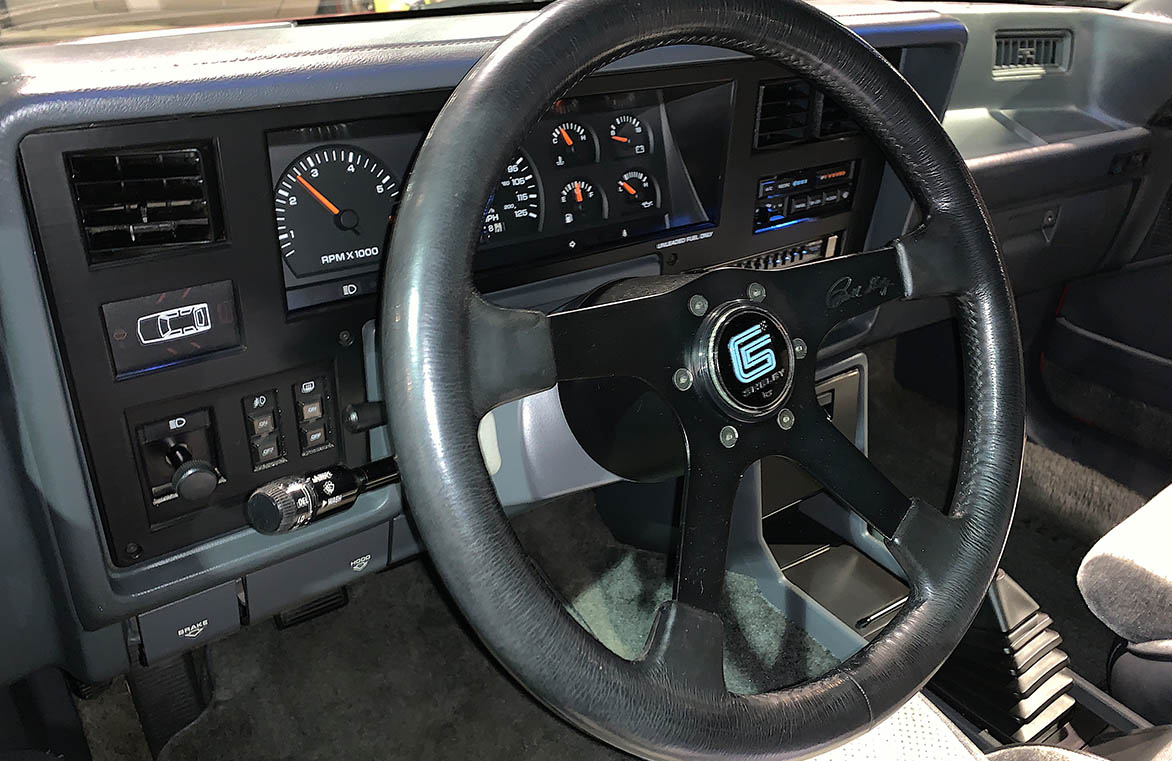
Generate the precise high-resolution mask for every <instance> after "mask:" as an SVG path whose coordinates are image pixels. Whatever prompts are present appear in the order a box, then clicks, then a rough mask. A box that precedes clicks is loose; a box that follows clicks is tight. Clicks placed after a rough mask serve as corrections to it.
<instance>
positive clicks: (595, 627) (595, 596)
mask: <svg viewBox="0 0 1172 761" xmlns="http://www.w3.org/2000/svg"><path fill="white" fill-rule="evenodd" d="M516 525H517V527H518V534H519V535H520V536H521V537H522V541H524V542H525V543H526V545H527V546H528V547H530V548H531V551H532V553H533V554H534V555H535V557H537V559H538V562H539V563H540V564H541V565H542V567H543V568H544V569H545V571H546V573H547V575H548V576H549V577H550V579H551V580H552V581H553V582H554V584H555V586H556V587H558V588H559V589H560V590H561V591H562V593H563V595H564V596H565V597H566V598H567V599H570V600H573V601H574V603H575V606H576V608H577V609H578V612H579V614H580V615H581V616H582V617H583V618H584V619H585V620H586V621H587V623H588V624H589V627H590V629H591V630H592V631H594V632H595V633H596V635H597V636H599V637H600V639H601V640H602V641H604V642H605V643H606V644H607V645H608V646H610V647H611V648H612V649H614V650H615V651H616V652H618V653H620V654H621V655H624V656H627V657H631V656H633V655H635V654H636V653H637V652H638V651H639V650H640V649H641V648H642V645H643V640H644V638H645V637H646V633H647V631H648V629H649V628H650V623H651V616H652V614H653V612H654V609H655V606H656V604H657V603H658V602H659V601H660V600H662V599H665V597H666V595H667V594H668V591H669V589H670V587H669V585H668V583H667V580H666V575H665V564H664V559H663V558H662V557H661V556H657V555H653V554H650V553H645V552H639V551H635V550H632V549H631V548H628V547H623V546H619V545H616V544H615V543H614V542H613V540H611V539H610V538H609V533H608V532H606V530H605V528H603V527H602V524H601V521H599V520H598V518H597V514H596V513H595V511H594V509H593V505H592V503H591V501H590V500H589V499H583V498H572V499H568V500H559V501H557V502H556V503H554V504H546V505H542V506H539V507H537V508H535V509H534V510H532V511H531V512H529V513H527V514H526V515H524V516H521V517H519V518H518V519H517V521H516ZM726 597H727V602H728V605H729V607H730V608H731V609H732V612H731V613H730V615H729V616H728V620H729V621H730V623H729V625H728V626H727V627H726V628H727V637H726V639H727V647H728V651H729V652H728V653H727V655H726V661H727V663H726V669H725V671H726V675H727V679H728V682H729V685H730V688H731V689H734V690H735V691H741V692H751V691H757V690H758V689H760V688H763V687H776V686H780V685H784V684H789V683H793V682H796V681H800V680H802V679H804V678H805V677H806V676H807V675H808V674H810V673H822V672H823V671H825V670H827V669H828V668H830V667H831V666H833V665H834V663H835V660H834V659H833V657H832V656H831V655H830V654H829V653H828V652H826V651H825V650H824V649H822V648H821V647H820V646H818V645H817V644H815V643H814V642H813V641H812V640H810V639H809V638H808V637H807V636H806V635H805V634H804V632H802V631H801V630H800V629H797V628H795V627H792V626H789V625H788V624H787V622H786V621H785V619H784V618H783V617H782V616H781V615H780V614H779V613H778V612H777V610H776V609H775V608H773V607H772V606H771V605H770V604H769V603H768V602H766V601H765V600H764V598H762V597H760V595H759V594H757V591H756V583H755V582H753V581H752V580H750V579H748V578H746V577H739V576H732V577H731V578H730V581H729V590H728V594H727V595H726ZM211 658H212V668H213V673H214V677H215V682H216V695H215V699H214V703H213V705H212V706H211V707H210V708H209V709H208V710H207V711H206V712H205V713H204V715H203V716H202V717H201V718H200V719H199V720H197V721H196V722H195V723H194V724H193V725H191V726H190V727H188V728H187V729H186V730H184V731H183V732H181V733H180V734H179V735H177V736H176V737H175V738H174V739H173V740H172V742H171V743H170V744H169V745H168V747H167V748H166V749H165V750H164V753H163V756H162V759H163V760H164V761H188V760H191V759H217V761H218V760H219V759H221V758H223V757H226V756H227V757H231V758H232V759H233V761H250V760H252V759H257V760H258V761H259V760H260V759H264V760H265V761H276V760H277V759H294V758H295V759H299V760H303V761H310V760H314V759H322V760H323V761H324V760H325V759H329V760H330V761H336V759H339V758H353V759H367V758H369V759H374V758H377V759H380V761H381V760H383V759H412V760H414V759H421V758H422V759H433V758H434V759H448V758H452V759H467V758H477V759H502V760H503V759H554V758H556V759H559V761H560V760H564V759H587V758H589V759H608V758H615V759H617V758H627V756H625V755H623V754H621V753H619V752H618V751H615V750H613V749H611V748H609V747H607V746H604V745H602V744H600V743H598V742H597V741H595V740H593V739H592V738H590V737H587V736H586V735H584V734H582V733H580V732H578V731H576V730H574V729H572V728H571V727H569V726H568V725H566V724H565V723H563V722H561V721H560V720H558V719H556V718H554V717H553V716H552V715H550V713H549V712H548V711H546V710H545V709H543V708H541V707H539V706H538V705H537V704H536V703H535V702H534V701H533V700H532V699H531V698H530V697H529V696H528V694H527V693H525V692H524V691H523V690H522V689H521V688H520V687H518V686H517V685H516V683H514V682H513V681H512V680H511V679H510V678H508V677H507V676H506V675H505V674H504V673H502V671H501V670H500V669H499V668H498V667H497V666H496V663H495V662H494V661H493V660H492V659H491V657H490V656H489V655H488V654H487V652H486V651H485V650H484V649H483V647H481V646H480V644H479V642H478V641H477V639H476V638H475V636H474V635H473V634H472V632H471V631H469V629H468V628H467V626H466V625H465V624H464V623H463V620H462V619H461V618H460V617H459V615H458V614H457V613H456V612H455V610H454V609H453V606H452V605H451V603H450V601H449V600H448V598H447V596H446V594H445V593H444V591H443V589H442V587H441V586H440V585H439V584H438V582H437V581H436V578H435V576H434V574H433V573H432V572H431V571H430V570H429V567H428V565H427V564H426V563H425V562H424V561H412V562H410V563H407V564H405V565H403V566H400V567H398V568H395V569H392V570H391V571H389V572H386V573H384V574H380V575H378V576H376V577H374V578H372V579H369V580H367V581H366V582H364V583H362V584H359V585H356V587H355V588H354V589H353V595H352V599H351V603H350V605H349V606H347V607H346V608H345V609H343V610H341V611H338V612H336V613H333V614H330V615H327V616H324V617H322V618H319V619H315V620H313V621H310V622H307V623H305V624H302V625H300V626H297V627H294V628H292V629H288V630H285V631H278V630H276V629H275V627H274V626H273V625H272V624H271V623H264V624H260V625H257V626H253V627H249V628H248V629H247V630H245V631H243V632H241V633H239V634H237V635H235V636H234V637H231V638H229V639H227V640H224V641H222V642H219V643H215V644H213V645H212V647H211ZM95 761H103V759H101V758H96V759H95Z"/></svg>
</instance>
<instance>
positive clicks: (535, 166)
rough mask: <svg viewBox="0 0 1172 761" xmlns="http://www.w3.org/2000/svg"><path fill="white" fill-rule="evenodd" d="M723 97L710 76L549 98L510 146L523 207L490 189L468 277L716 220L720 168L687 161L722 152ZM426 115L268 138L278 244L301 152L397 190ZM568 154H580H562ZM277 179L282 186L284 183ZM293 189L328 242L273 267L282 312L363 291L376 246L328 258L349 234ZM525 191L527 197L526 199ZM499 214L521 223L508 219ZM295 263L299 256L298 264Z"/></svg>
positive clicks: (320, 202)
mask: <svg viewBox="0 0 1172 761" xmlns="http://www.w3.org/2000/svg"><path fill="white" fill-rule="evenodd" d="M733 93H734V85H733V84H732V83H731V82H730V81H728V80H724V81H719V80H718V81H715V82H705V83H702V84H684V85H674V86H666V87H645V88H638V89H631V90H620V91H612V92H603V93H589V94H574V95H571V96H568V97H565V98H562V99H560V100H558V101H556V102H555V103H554V105H553V106H552V107H551V109H550V113H549V114H548V115H547V116H546V117H545V118H544V119H542V120H541V121H540V122H539V123H538V124H537V125H536V126H535V127H534V128H533V129H532V130H531V132H530V137H529V138H528V139H527V140H526V141H525V142H524V143H523V145H522V147H521V148H520V150H519V151H518V160H522V159H523V160H524V161H525V162H526V163H527V164H528V167H529V169H530V170H531V173H532V178H531V179H530V180H528V181H526V182H527V184H526V185H525V187H524V188H523V189H522V190H523V191H524V192H525V194H526V199H525V201H526V203H527V204H528V207H527V208H524V209H517V208H514V207H516V206H517V204H516V199H515V198H509V199H507V200H506V201H505V202H504V203H503V204H502V203H500V199H498V197H497V194H494V196H493V198H492V199H490V200H489V203H488V205H487V207H486V220H485V227H484V233H483V235H482V238H481V244H480V249H479V251H478V253H477V258H476V265H475V266H476V270H477V271H478V272H482V273H488V272H499V271H501V270H506V269H509V268H516V267H522V266H529V265H533V264H536V263H539V262H549V261H555V260H565V259H570V258H577V257H582V256H585V255H588V254H590V253H592V252H595V251H598V250H600V249H603V248H606V247H610V246H614V245H623V244H628V243H634V242H638V241H642V240H647V239H649V238H655V237H661V236H667V235H672V234H676V233H678V232H680V231H684V230H694V229H698V228H705V227H713V226H715V225H716V224H718V222H719V218H720V208H721V196H722V191H723V179H724V177H723V172H722V171H718V170H716V169H714V168H713V167H712V165H711V164H709V163H706V162H705V161H703V160H698V159H697V157H696V156H693V155H691V154H695V153H700V152H704V153H709V152H714V153H715V154H716V155H723V153H724V151H725V150H726V149H727V145H728V141H729V131H730V125H731V113H730V109H729V106H730V105H731V103H732V98H733ZM685 100H691V101H695V102H696V103H698V104H699V105H698V106H696V105H694V106H692V107H690V108H689V109H688V114H689V118H687V119H679V118H676V119H673V118H672V117H671V113H672V111H673V109H675V108H676V107H677V104H679V103H682V102H684V101H685ZM430 118H431V117H430V115H428V114H417V115H414V116H398V117H390V118H378V119H365V120H354V121H349V120H348V121H335V122H327V123H323V124H316V125H302V126H298V127H296V128H293V129H281V130H277V131H271V132H269V133H268V135H267V141H268V155H269V172H270V175H271V177H272V180H273V196H272V197H273V201H274V214H275V215H276V218H275V219H274V223H273V226H274V235H275V237H276V239H277V240H276V242H277V245H278V247H281V248H283V249H288V248H289V246H288V245H287V244H288V240H287V239H285V238H282V237H281V236H282V235H285V236H287V235H288V234H289V230H288V229H287V228H288V224H287V220H286V219H285V217H287V214H285V212H287V210H288V205H287V203H282V200H283V198H284V197H287V196H289V194H290V192H291V190H293V188H292V187H288V185H289V182H288V178H289V176H290V175H291V174H296V173H298V172H300V171H303V170H304V167H301V168H298V167H297V162H298V161H301V160H302V157H304V156H305V155H306V154H307V153H309V154H313V153H314V152H315V151H320V150H324V149H327V148H334V147H341V148H344V149H348V148H350V147H352V148H353V149H354V150H356V151H362V152H364V154H366V155H368V156H369V157H370V158H371V159H372V160H373V161H376V162H379V163H380V164H381V165H382V166H384V167H386V168H387V170H388V171H389V172H390V173H391V174H392V176H393V177H394V178H395V180H396V181H398V182H399V183H400V185H402V184H405V181H406V178H407V176H408V174H409V171H410V166H411V163H412V162H413V161H414V157H415V154H416V152H417V150H418V145H419V144H420V142H421V141H422V139H423V134H424V133H425V132H426V129H427V126H428V125H429V122H430ZM580 146H584V148H582V147H580ZM571 149H573V150H577V151H579V152H578V153H575V154H571V153H570V150H571ZM514 163H516V161H515V162H514ZM696 167H699V169H697V168H696ZM631 173H639V174H640V175H642V176H643V177H646V178H648V182H647V183H646V186H647V190H649V191H650V193H649V198H647V199H645V200H644V201H642V202H640V203H639V204H638V205H632V204H630V203H628V202H625V201H624V196H623V191H622V190H621V189H620V188H621V186H620V183H621V182H622V181H623V179H624V177H628V176H630V175H631ZM527 176H528V175H525V177H527ZM525 177H522V178H512V179H510V177H509V176H508V173H507V172H506V174H504V175H502V177H501V179H500V181H499V183H498V191H497V193H498V194H499V193H501V192H505V193H509V192H512V189H511V187H510V186H509V183H510V182H520V181H524V180H525ZM283 178H284V180H285V185H286V187H282V184H281V183H282V180H283ZM575 185H576V187H575ZM583 188H588V189H590V191H591V192H587V193H585V194H584V197H583V198H582V200H581V201H575V200H573V199H572V198H570V195H576V194H577V193H579V192H581V190H582V189H583ZM568 189H572V191H571V190H568ZM296 190H297V191H298V192H299V193H300V197H301V202H302V204H308V205H309V206H310V207H311V208H312V209H313V210H314V211H315V212H316V214H315V215H311V217H312V218H313V219H311V220H309V221H307V222H306V224H311V225H312V227H311V230H312V231H313V232H314V234H315V237H317V238H319V239H321V240H324V241H328V244H323V245H322V247H321V248H320V250H319V251H316V252H311V253H309V254H308V259H309V260H312V259H313V258H314V257H315V256H316V257H320V258H321V261H322V264H321V265H320V266H316V267H314V268H313V271H310V272H305V271H304V269H305V266H304V264H303V265H302V267H301V269H302V271H301V272H298V271H296V270H297V269H298V268H297V267H294V266H283V267H282V271H283V276H284V282H285V287H286V291H287V295H286V307H287V308H288V309H289V310H290V311H291V312H292V311H297V310H300V309H304V308H308V307H314V306H319V305H322V304H326V303H331V302H336V301H341V300H345V299H349V298H354V297H361V296H363V295H368V294H369V293H371V292H373V291H374V290H375V289H376V288H377V285H378V272H379V270H380V267H381V262H382V258H383V257H384V256H385V254H386V245H384V246H383V247H382V248H381V250H380V255H378V256H371V257H368V261H366V262H365V263H363V262H354V263H353V264H350V263H349V262H346V261H341V262H335V261H332V260H331V261H329V262H328V263H327V259H331V257H332V256H333V254H334V250H335V249H337V248H339V247H344V243H345V241H346V240H347V239H348V236H347V235H346V233H345V231H340V230H337V229H335V228H336V227H337V226H338V219H339V218H340V216H339V215H338V214H333V213H331V212H330V211H329V209H328V207H329V205H330V204H329V202H327V201H326V200H325V199H323V198H318V197H317V196H318V195H320V194H315V193H314V192H313V191H314V189H313V188H297V189H296ZM337 192H338V194H340V195H346V192H347V191H346V188H345V187H344V186H343V187H341V188H339V189H338V190H337ZM628 192H629V191H628ZM531 193H536V199H535V202H534V201H533V199H530V198H529V197H528V196H529V194H531ZM632 195H635V194H634V193H632ZM359 202H361V199H359ZM323 207H327V208H323ZM505 207H510V208H505ZM509 211H512V212H514V213H520V214H522V215H523V218H522V219H518V218H517V217H515V216H511V215H510V214H509V213H508V212H509ZM314 220H316V221H314ZM490 225H491V227H490ZM388 232H389V229H388ZM366 238H367V240H364V241H363V243H362V245H363V246H365V247H366V248H367V249H368V248H370V247H374V246H376V245H377V244H376V243H375V242H374V240H375V237H374V236H372V234H371V233H370V232H369V231H367V233H366ZM364 250H365V249H364ZM302 256H304V255H303V254H302V253H298V254H297V257H298V258H299V259H300V258H301V257H302ZM289 264H290V265H292V264H294V262H290V263H289Z"/></svg>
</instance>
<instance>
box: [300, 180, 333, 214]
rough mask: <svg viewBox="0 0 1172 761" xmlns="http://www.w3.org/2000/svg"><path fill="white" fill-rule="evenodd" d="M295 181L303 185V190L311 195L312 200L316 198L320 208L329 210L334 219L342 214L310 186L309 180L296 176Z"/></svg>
mask: <svg viewBox="0 0 1172 761" xmlns="http://www.w3.org/2000/svg"><path fill="white" fill-rule="evenodd" d="M297 181H298V182H300V183H301V184H302V185H304V186H305V189H306V190H308V191H309V193H310V195H312V196H313V197H314V198H316V199H317V202H318V203H320V204H321V205H322V206H324V207H326V208H327V209H329V211H330V213H331V214H333V215H334V216H335V217H336V216H338V215H339V214H341V213H342V211H341V209H339V208H338V207H337V206H334V205H333V204H332V203H330V199H328V198H326V197H325V196H323V195H322V194H321V192H320V191H319V190H318V189H317V188H315V187H314V186H312V185H310V184H309V180H307V179H305V178H304V177H303V176H301V175H297Z"/></svg>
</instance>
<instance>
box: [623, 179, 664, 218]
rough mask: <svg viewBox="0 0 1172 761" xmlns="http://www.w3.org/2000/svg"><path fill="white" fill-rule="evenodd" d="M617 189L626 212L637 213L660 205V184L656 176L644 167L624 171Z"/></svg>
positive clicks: (651, 209)
mask: <svg viewBox="0 0 1172 761" xmlns="http://www.w3.org/2000/svg"><path fill="white" fill-rule="evenodd" d="M615 190H616V191H617V193H618V197H619V198H621V199H622V205H623V210H624V213H627V214H637V213H640V212H645V211H653V210H654V209H656V208H658V207H659V186H658V185H656V183H655V178H653V177H652V176H651V175H649V174H647V173H646V172H644V171H643V170H642V169H632V170H630V171H629V172H623V173H622V174H621V175H620V176H619V180H618V184H617V185H616V186H615Z"/></svg>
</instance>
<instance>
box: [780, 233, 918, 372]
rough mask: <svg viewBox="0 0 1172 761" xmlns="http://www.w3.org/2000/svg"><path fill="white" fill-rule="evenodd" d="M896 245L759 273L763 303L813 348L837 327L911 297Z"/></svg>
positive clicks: (795, 334)
mask: <svg viewBox="0 0 1172 761" xmlns="http://www.w3.org/2000/svg"><path fill="white" fill-rule="evenodd" d="M901 262H902V255H901V254H900V251H899V248H898V246H897V245H896V244H892V245H889V246H884V247H882V248H877V249H873V250H870V251H865V252H861V253H857V254H848V255H845V256H836V257H833V258H831V259H822V260H819V261H814V262H810V263H808V264H801V265H798V266H796V267H787V268H785V269H781V270H776V271H774V272H770V273H761V274H762V276H763V278H764V280H763V282H765V286H766V297H765V303H767V304H769V305H770V306H771V307H772V308H774V309H777V310H778V312H779V314H783V315H784V319H785V322H786V324H787V326H788V327H790V329H791V333H792V334H793V335H794V337H800V338H802V339H803V340H804V341H806V343H807V344H809V345H810V346H811V347H812V348H815V349H816V348H817V347H818V345H819V344H820V343H821V342H822V339H823V338H824V337H825V336H826V334H827V333H828V332H829V331H830V329H831V328H833V327H834V326H835V325H837V324H838V323H840V322H842V321H844V320H847V319H850V318H851V317H857V316H858V315H861V314H865V313H867V312H869V311H871V310H872V309H874V308H876V307H878V306H881V305H883V304H886V303H887V302H889V301H895V300H897V299H902V298H904V297H905V296H906V295H907V290H906V288H905V284H904V277H903V272H902V268H901Z"/></svg>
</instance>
